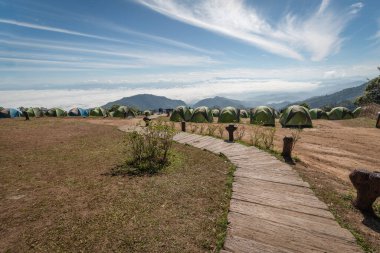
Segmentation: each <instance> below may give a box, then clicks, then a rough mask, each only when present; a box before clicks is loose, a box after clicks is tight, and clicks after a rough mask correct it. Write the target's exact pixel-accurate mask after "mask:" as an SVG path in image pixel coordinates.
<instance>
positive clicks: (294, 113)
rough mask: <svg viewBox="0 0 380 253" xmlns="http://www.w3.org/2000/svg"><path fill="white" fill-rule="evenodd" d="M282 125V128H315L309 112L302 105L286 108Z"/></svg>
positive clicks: (281, 119)
mask: <svg viewBox="0 0 380 253" xmlns="http://www.w3.org/2000/svg"><path fill="white" fill-rule="evenodd" d="M280 123H281V125H282V127H297V128H306V127H313V124H312V121H311V117H310V114H309V111H308V110H307V109H306V108H305V107H303V106H300V105H292V106H289V107H288V108H286V110H285V111H284V112H283V113H282V115H281V118H280Z"/></svg>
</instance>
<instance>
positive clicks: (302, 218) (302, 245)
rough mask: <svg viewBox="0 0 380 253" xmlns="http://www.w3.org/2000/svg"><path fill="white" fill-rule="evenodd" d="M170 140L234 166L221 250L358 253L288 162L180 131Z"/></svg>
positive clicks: (346, 235) (352, 242)
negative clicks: (226, 223)
mask: <svg viewBox="0 0 380 253" xmlns="http://www.w3.org/2000/svg"><path fill="white" fill-rule="evenodd" d="M174 140H175V141H177V142H179V143H182V144H189V145H191V146H194V147H197V148H201V149H205V150H208V151H211V152H213V153H215V154H220V153H223V154H224V155H225V156H226V157H227V158H228V159H229V160H230V161H231V162H232V163H233V164H235V165H236V166H237V169H236V172H235V174H234V183H233V187H232V191H233V193H232V198H231V203H230V209H229V213H228V223H229V225H228V230H227V237H226V241H225V243H224V249H223V250H222V251H221V252H224V253H230V252H247V253H248V252H250V253H252V252H261V253H263V252H345V253H348V252H362V250H361V248H360V247H359V246H357V244H356V241H355V238H354V237H353V235H352V234H351V233H350V232H349V231H348V230H346V229H344V228H342V227H340V226H339V224H338V223H337V222H336V221H335V219H334V216H333V215H332V214H331V213H330V211H329V210H328V208H327V206H326V204H325V203H323V202H322V201H320V200H319V199H318V198H317V197H316V196H315V195H314V193H313V191H312V190H311V189H310V186H309V184H308V183H306V182H304V181H303V180H302V179H301V178H300V176H299V175H298V173H297V172H296V171H294V170H293V169H292V167H291V166H289V165H288V164H286V163H284V162H281V161H280V160H278V159H276V158H275V157H273V156H271V155H270V154H268V153H265V152H263V151H261V150H259V149H257V148H255V147H246V146H243V145H241V144H238V143H229V142H226V141H223V140H220V139H216V138H213V137H210V136H201V135H196V134H190V133H184V132H181V133H178V134H177V135H176V136H174Z"/></svg>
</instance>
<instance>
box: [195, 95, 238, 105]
mask: <svg viewBox="0 0 380 253" xmlns="http://www.w3.org/2000/svg"><path fill="white" fill-rule="evenodd" d="M199 106H207V107H209V108H223V107H226V106H233V107H236V108H244V107H245V102H243V101H240V100H234V99H229V98H224V97H218V96H216V97H213V98H206V99H202V100H200V101H198V102H197V103H195V104H194V105H193V107H194V108H196V107H199Z"/></svg>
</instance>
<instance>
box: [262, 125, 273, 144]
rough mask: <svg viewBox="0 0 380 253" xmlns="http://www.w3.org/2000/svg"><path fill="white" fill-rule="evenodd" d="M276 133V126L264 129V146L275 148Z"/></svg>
mask: <svg viewBox="0 0 380 253" xmlns="http://www.w3.org/2000/svg"><path fill="white" fill-rule="evenodd" d="M275 134H276V128H275V127H267V128H265V130H264V134H263V139H262V147H263V148H265V149H271V148H273V141H274V136H275Z"/></svg>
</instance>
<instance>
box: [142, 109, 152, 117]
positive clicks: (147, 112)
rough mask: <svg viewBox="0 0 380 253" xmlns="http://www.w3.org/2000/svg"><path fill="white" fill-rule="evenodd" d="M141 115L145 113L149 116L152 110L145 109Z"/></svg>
mask: <svg viewBox="0 0 380 253" xmlns="http://www.w3.org/2000/svg"><path fill="white" fill-rule="evenodd" d="M143 115H145V116H150V115H152V112H151V111H149V110H145V111H144V112H143Z"/></svg>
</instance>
